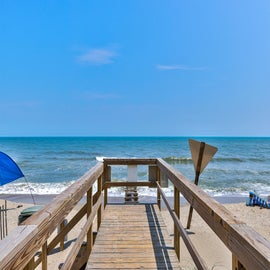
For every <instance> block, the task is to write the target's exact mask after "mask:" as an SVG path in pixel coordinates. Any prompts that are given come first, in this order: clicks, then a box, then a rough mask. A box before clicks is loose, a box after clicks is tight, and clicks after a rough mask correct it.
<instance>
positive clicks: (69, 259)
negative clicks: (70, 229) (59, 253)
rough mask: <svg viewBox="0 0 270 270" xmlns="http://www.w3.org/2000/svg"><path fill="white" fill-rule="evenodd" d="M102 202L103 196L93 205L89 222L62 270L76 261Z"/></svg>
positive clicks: (68, 267)
mask: <svg viewBox="0 0 270 270" xmlns="http://www.w3.org/2000/svg"><path fill="white" fill-rule="evenodd" d="M101 204H102V197H100V198H99V200H98V202H97V203H96V204H95V205H94V206H93V208H92V211H91V213H90V215H89V216H88V219H87V222H86V223H85V225H84V226H83V228H82V229H81V233H80V234H79V236H78V238H77V241H76V242H75V244H74V245H73V247H72V249H71V250H70V252H69V254H68V256H67V259H66V261H65V262H64V264H63V265H62V267H61V270H68V269H70V268H71V267H72V264H73V263H74V261H75V259H76V256H77V254H78V252H79V250H80V248H81V246H82V243H83V240H84V238H85V235H87V233H88V232H89V229H90V227H91V226H92V224H93V220H94V218H95V216H96V215H97V210H98V208H99V207H100V205H101ZM91 241H92V239H91ZM91 244H92V243H91ZM86 260H87V258H86Z"/></svg>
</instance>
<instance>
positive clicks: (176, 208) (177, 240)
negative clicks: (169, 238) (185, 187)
mask: <svg viewBox="0 0 270 270" xmlns="http://www.w3.org/2000/svg"><path fill="white" fill-rule="evenodd" d="M174 212H175V214H176V216H177V217H178V219H179V217H180V195H179V191H178V189H177V188H176V187H174ZM174 248H175V252H176V255H177V257H178V260H180V233H179V230H178V228H177V226H176V225H174Z"/></svg>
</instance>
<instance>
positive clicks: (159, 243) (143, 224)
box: [86, 204, 180, 269]
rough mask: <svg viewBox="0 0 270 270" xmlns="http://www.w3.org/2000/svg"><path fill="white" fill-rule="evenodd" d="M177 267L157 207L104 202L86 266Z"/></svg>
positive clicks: (97, 267)
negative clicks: (104, 205)
mask: <svg viewBox="0 0 270 270" xmlns="http://www.w3.org/2000/svg"><path fill="white" fill-rule="evenodd" d="M135 268H137V269H138V268H142V269H146V268H150V269H180V266H179V261H178V259H177V257H176V255H175V252H174V250H173V247H172V245H171V238H170V237H169V235H168V232H167V229H166V225H165V223H164V222H163V220H162V217H161V214H160V211H159V210H158V208H157V207H156V206H153V205H138V204H137V205H107V207H106V209H105V211H104V215H103V221H102V224H101V226H100V230H99V233H98V235H97V238H96V242H95V245H94V247H93V250H92V253H91V255H90V257H89V261H88V263H87V267H86V269H135Z"/></svg>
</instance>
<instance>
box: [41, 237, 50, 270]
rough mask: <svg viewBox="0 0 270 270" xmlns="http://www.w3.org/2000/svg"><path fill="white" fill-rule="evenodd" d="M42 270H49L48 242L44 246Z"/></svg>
mask: <svg viewBox="0 0 270 270" xmlns="http://www.w3.org/2000/svg"><path fill="white" fill-rule="evenodd" d="M41 254H42V255H41V257H42V270H47V264H48V261H47V256H48V249H47V242H45V243H44V244H43V246H42V253H41Z"/></svg>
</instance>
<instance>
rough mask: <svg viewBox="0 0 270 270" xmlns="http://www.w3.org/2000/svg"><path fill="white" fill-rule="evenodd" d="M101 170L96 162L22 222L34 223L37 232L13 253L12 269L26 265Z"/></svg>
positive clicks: (101, 166)
mask: <svg viewBox="0 0 270 270" xmlns="http://www.w3.org/2000/svg"><path fill="white" fill-rule="evenodd" d="M102 172H103V164H97V165H96V166H94V167H93V168H92V169H91V170H89V171H88V172H87V173H86V174H85V175H84V176H82V177H81V178H80V179H78V180H77V181H76V182H75V183H74V184H73V185H71V186H70V187H69V188H67V189H66V190H65V191H64V192H63V193H61V194H60V195H59V196H57V197H56V198H55V199H54V200H53V201H52V202H51V203H50V204H48V205H47V206H46V207H44V208H43V209H41V210H40V211H39V212H37V213H35V214H34V215H33V216H31V217H29V218H28V219H27V220H26V221H25V222H24V224H25V225H36V226H37V227H38V233H36V234H35V235H34V237H33V239H32V241H28V242H27V243H25V246H24V248H21V249H19V250H18V252H16V253H14V254H13V258H12V260H11V261H10V262H9V263H10V264H12V265H13V268H12V269H23V267H24V266H26V264H27V262H28V261H30V260H31V258H33V257H34V255H35V253H36V252H37V251H38V250H39V248H41V247H42V245H43V244H44V243H45V242H46V241H47V239H48V238H49V236H50V234H51V233H52V232H53V231H54V230H55V229H56V228H57V226H58V224H60V223H61V222H62V221H63V220H64V218H65V217H66V216H67V215H68V214H69V212H70V211H71V209H72V208H73V207H74V206H75V205H76V204H77V203H78V202H79V200H80V199H81V198H82V197H83V195H84V194H85V192H86V191H87V190H88V189H89V188H90V187H91V186H92V185H93V183H94V182H95V181H96V179H97V178H98V177H99V176H100V175H101V174H102ZM7 269H11V268H7Z"/></svg>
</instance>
